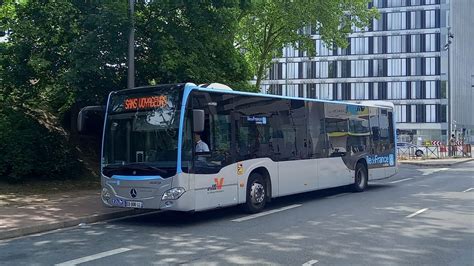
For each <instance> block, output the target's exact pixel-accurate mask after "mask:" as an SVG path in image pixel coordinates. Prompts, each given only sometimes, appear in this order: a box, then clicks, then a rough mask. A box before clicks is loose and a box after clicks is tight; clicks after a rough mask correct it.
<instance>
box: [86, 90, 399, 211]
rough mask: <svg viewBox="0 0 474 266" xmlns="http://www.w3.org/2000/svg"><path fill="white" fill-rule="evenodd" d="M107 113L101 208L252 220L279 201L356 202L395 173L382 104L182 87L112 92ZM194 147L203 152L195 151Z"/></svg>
mask: <svg viewBox="0 0 474 266" xmlns="http://www.w3.org/2000/svg"><path fill="white" fill-rule="evenodd" d="M216 87H219V88H216ZM92 109H94V108H92ZM88 110H91V108H85V109H83V111H81V113H80V115H79V120H78V121H79V128H84V127H85V125H86V124H87V123H88V122H87V120H88V119H87V117H88V114H87V113H88ZM105 110H106V112H105V123H104V127H103V143H102V160H101V183H102V195H101V197H102V201H103V202H104V204H105V205H107V206H113V207H124V208H147V209H163V210H178V211H202V210H208V209H213V208H220V207H224V206H231V205H237V204H242V205H243V206H244V207H245V208H246V209H247V210H248V211H249V212H258V211H260V210H262V209H263V208H264V207H265V204H266V203H267V202H269V201H270V200H271V199H272V198H275V197H280V196H284V195H290V194H296V193H301V192H306V191H313V190H318V189H325V188H331V187H338V186H346V185H350V187H351V188H352V189H353V190H354V191H357V192H359V191H363V190H364V189H365V188H366V187H367V184H368V182H369V181H371V180H375V179H381V178H387V177H390V176H392V175H394V174H395V173H396V172H397V167H396V154H395V152H396V149H395V128H394V116H393V105H391V104H387V103H383V102H371V103H361V104H355V103H347V102H337V101H323V100H316V99H304V98H293V97H282V96H276V95H264V94H257V93H246V92H238V91H233V90H231V89H223V88H222V86H214V85H213V84H211V85H209V86H207V87H206V86H196V85H194V84H191V83H186V84H175V85H161V86H152V87H140V88H135V89H127V90H121V91H115V92H112V93H110V95H109V98H108V103H107V107H106V108H105ZM199 139H200V141H201V142H204V143H205V144H207V147H208V149H206V148H204V149H202V147H203V144H202V143H201V144H199V145H200V147H201V148H200V150H199V151H196V141H199ZM204 147H205V145H204Z"/></svg>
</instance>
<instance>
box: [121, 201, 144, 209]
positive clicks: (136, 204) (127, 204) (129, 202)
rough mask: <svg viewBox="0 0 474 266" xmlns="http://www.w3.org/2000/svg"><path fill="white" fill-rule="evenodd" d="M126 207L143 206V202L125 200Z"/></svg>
mask: <svg viewBox="0 0 474 266" xmlns="http://www.w3.org/2000/svg"><path fill="white" fill-rule="evenodd" d="M125 206H126V207H128V208H143V202H141V201H126V205H125Z"/></svg>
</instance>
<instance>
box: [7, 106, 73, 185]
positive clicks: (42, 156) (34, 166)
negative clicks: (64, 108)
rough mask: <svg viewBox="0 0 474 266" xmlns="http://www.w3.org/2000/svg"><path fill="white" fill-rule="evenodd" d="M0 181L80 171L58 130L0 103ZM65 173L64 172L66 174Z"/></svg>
mask: <svg viewBox="0 0 474 266" xmlns="http://www.w3.org/2000/svg"><path fill="white" fill-rule="evenodd" d="M0 150H1V151H2V155H1V156H0V181H10V182H11V181H13V182H14V181H20V180H21V179H24V178H36V179H38V178H45V179H58V178H72V177H74V176H75V175H78V174H79V173H80V165H79V163H78V161H77V159H76V158H75V154H74V150H73V148H72V147H68V144H67V142H66V137H65V135H64V134H61V133H60V132H57V131H54V130H52V129H48V128H47V127H46V126H45V125H44V124H40V123H39V122H38V120H37V119H35V118H34V117H33V116H32V115H27V114H26V113H25V110H23V111H20V110H17V109H13V108H10V107H7V106H5V105H3V104H2V105H0ZM66 173H67V175H66Z"/></svg>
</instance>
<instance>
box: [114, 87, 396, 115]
mask: <svg viewBox="0 0 474 266" xmlns="http://www.w3.org/2000/svg"><path fill="white" fill-rule="evenodd" d="M212 84H216V83H212ZM164 86H176V87H178V86H183V87H185V88H189V89H192V90H198V91H206V92H220V93H226V94H237V95H247V96H257V97H268V98H278V99H288V100H304V101H311V102H325V103H338V104H345V105H358V106H369V107H378V108H390V109H394V105H393V103H391V102H387V101H377V100H371V101H339V100H322V99H312V98H303V97H291V96H282V95H274V94H264V93H256V92H246V91H236V90H232V89H227V88H225V87H223V88H221V87H220V86H212V87H203V86H201V85H200V86H198V85H196V84H194V83H191V82H188V83H176V84H162V85H153V86H141V87H135V88H132V89H124V90H120V91H115V92H120V93H126V92H131V91H135V90H139V91H143V90H146V89H153V88H158V87H164ZM224 86H225V85H224Z"/></svg>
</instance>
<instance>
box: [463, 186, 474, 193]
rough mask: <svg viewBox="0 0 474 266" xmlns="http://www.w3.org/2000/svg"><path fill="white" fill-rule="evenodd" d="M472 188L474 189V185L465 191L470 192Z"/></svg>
mask: <svg viewBox="0 0 474 266" xmlns="http://www.w3.org/2000/svg"><path fill="white" fill-rule="evenodd" d="M471 190H474V187H471V188H468V189H466V190H464V191H463V192H469V191H471Z"/></svg>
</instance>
